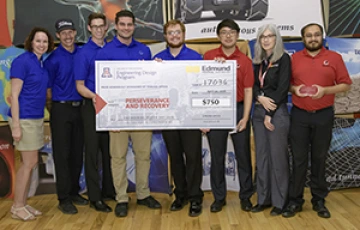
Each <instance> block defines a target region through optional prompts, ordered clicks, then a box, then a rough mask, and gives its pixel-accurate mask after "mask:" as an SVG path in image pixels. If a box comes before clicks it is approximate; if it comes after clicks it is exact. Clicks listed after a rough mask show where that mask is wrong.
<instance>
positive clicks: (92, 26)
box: [90, 25, 105, 30]
mask: <svg viewBox="0 0 360 230" xmlns="http://www.w3.org/2000/svg"><path fill="white" fill-rule="evenodd" d="M90 28H91V29H95V30H98V29H101V30H102V29H104V28H105V25H91V26H90Z"/></svg>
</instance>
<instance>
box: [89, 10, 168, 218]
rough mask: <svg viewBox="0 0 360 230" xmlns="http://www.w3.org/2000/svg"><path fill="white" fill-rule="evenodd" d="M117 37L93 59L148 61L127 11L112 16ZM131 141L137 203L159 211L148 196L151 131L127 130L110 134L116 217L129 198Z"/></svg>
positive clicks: (146, 50) (122, 213)
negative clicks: (129, 146) (129, 148)
mask: <svg viewBox="0 0 360 230" xmlns="http://www.w3.org/2000/svg"><path fill="white" fill-rule="evenodd" d="M115 29H116V36H115V37H114V38H113V40H112V41H111V42H109V43H108V45H107V46H106V47H105V48H104V49H102V50H101V51H99V53H98V54H97V56H96V60H109V61H115V60H117V61H130V60H132V61H138V60H151V52H150V49H149V47H147V46H146V45H144V44H142V43H140V42H138V41H136V40H135V39H134V38H133V34H134V30H135V16H134V14H133V13H132V12H131V11H129V10H121V11H119V12H117V13H116V16H115ZM129 137H130V138H131V140H132V147H133V150H134V152H135V164H136V165H135V168H136V196H137V204H139V205H145V206H147V207H149V208H152V209H160V208H161V205H160V203H159V202H158V201H157V200H155V199H154V198H153V197H152V196H151V195H150V189H149V172H150V145H151V138H152V131H151V130H140V131H138V130H126V131H117V132H110V155H111V170H112V175H113V178H114V186H115V191H116V201H117V205H116V208H115V215H116V216H117V217H125V216H127V214H128V203H129V197H128V195H127V193H126V191H127V187H128V180H127V174H126V154H127V149H128V144H129Z"/></svg>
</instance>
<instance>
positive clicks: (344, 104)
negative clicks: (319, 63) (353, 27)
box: [326, 37, 360, 114]
mask: <svg viewBox="0 0 360 230" xmlns="http://www.w3.org/2000/svg"><path fill="white" fill-rule="evenodd" d="M326 40H327V43H328V46H329V49H330V50H333V51H335V52H338V53H339V54H341V56H342V58H343V60H344V62H345V65H346V68H347V70H348V72H349V74H350V77H351V80H352V81H353V83H352V85H351V89H350V91H349V92H347V93H339V94H336V98H335V113H336V114H344V113H354V112H359V111H360V39H358V38H330V37H327V38H326Z"/></svg>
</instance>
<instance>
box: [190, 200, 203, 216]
mask: <svg viewBox="0 0 360 230" xmlns="http://www.w3.org/2000/svg"><path fill="white" fill-rule="evenodd" d="M201 211H202V205H201V202H199V201H191V202H190V208H189V216H191V217H196V216H199V215H200V214H201Z"/></svg>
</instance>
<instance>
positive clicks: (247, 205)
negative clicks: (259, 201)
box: [240, 199, 252, 212]
mask: <svg viewBox="0 0 360 230" xmlns="http://www.w3.org/2000/svg"><path fill="white" fill-rule="evenodd" d="M240 205H241V209H242V210H243V211H245V212H250V211H251V209H252V203H251V201H250V199H243V200H241V201H240Z"/></svg>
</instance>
